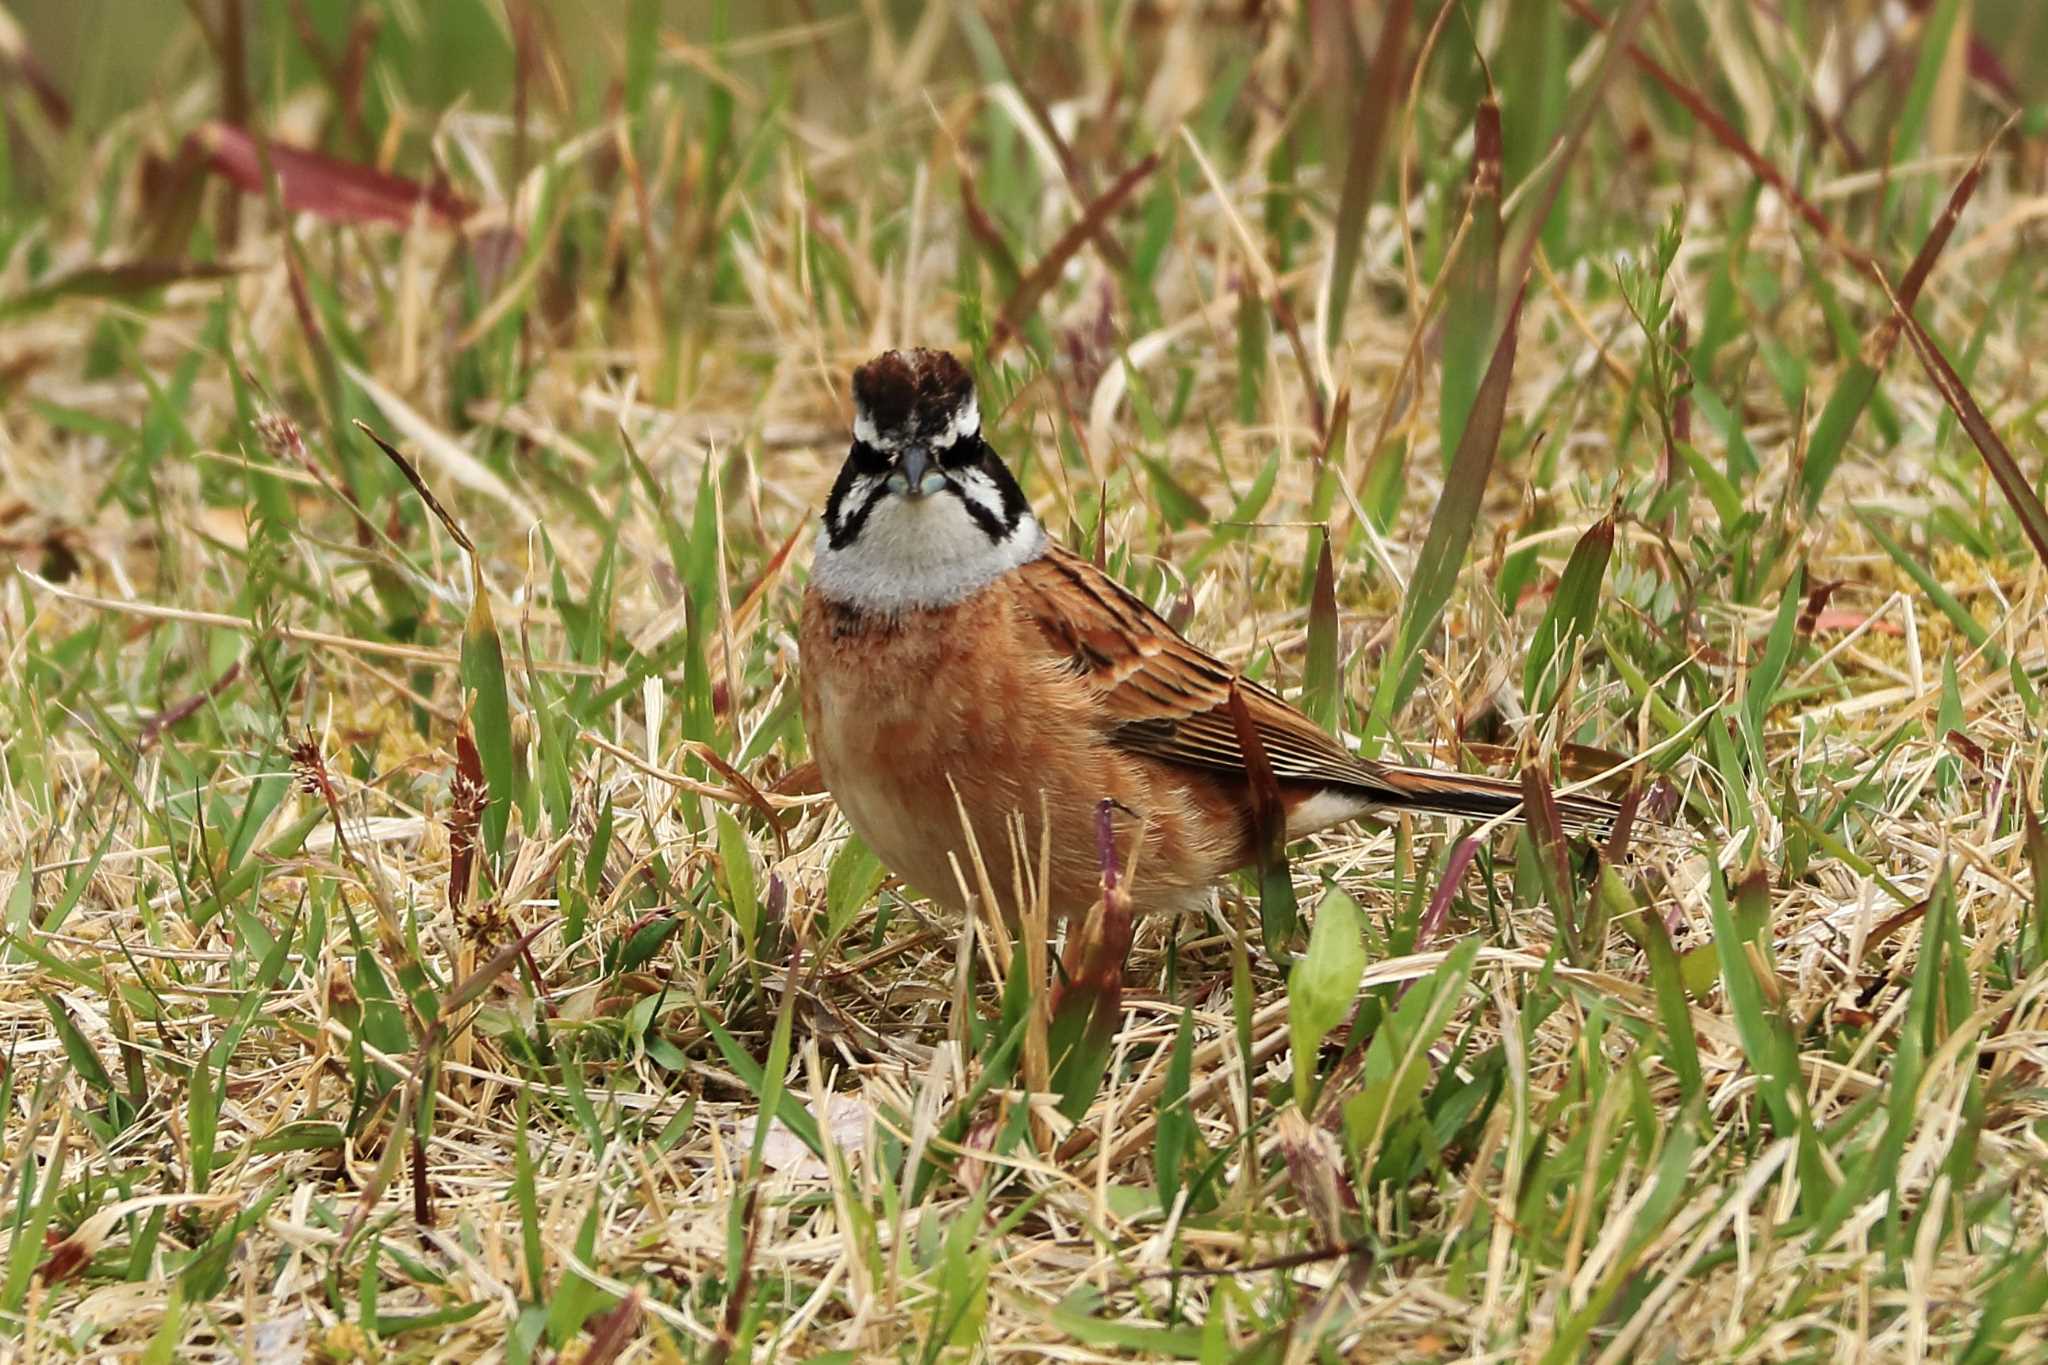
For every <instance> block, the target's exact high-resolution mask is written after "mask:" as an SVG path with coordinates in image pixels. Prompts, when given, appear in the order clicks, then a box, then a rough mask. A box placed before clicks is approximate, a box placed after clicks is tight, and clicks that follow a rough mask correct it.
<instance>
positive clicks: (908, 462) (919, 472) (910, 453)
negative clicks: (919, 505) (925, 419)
mask: <svg viewBox="0 0 2048 1365" xmlns="http://www.w3.org/2000/svg"><path fill="white" fill-rule="evenodd" d="M889 486H890V487H891V488H893V489H895V490H896V491H897V492H899V493H903V494H907V495H908V496H910V497H913V498H922V497H925V496H926V495H928V494H932V493H936V492H938V491H939V490H940V489H941V488H943V487H945V486H946V476H945V475H944V474H942V473H941V472H940V471H939V468H938V466H937V465H935V464H933V463H932V457H931V452H930V451H928V450H926V449H925V448H924V447H923V446H921V445H915V446H912V447H910V448H909V449H908V450H906V451H904V452H903V455H902V457H901V458H899V459H898V460H897V461H896V470H895V472H894V473H892V474H891V475H889Z"/></svg>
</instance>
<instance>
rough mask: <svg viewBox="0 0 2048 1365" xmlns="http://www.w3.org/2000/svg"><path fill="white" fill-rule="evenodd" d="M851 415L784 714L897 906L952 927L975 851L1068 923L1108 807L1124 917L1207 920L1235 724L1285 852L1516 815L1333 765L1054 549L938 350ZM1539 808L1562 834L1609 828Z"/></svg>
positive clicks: (1249, 808) (1245, 861)
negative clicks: (1557, 818) (925, 903)
mask: <svg viewBox="0 0 2048 1365" xmlns="http://www.w3.org/2000/svg"><path fill="white" fill-rule="evenodd" d="M853 400H854V420H853V441H852V445H851V448H850V449H849V450H848V452H847V456H846V459H845V462H844V463H843V464H842V465H841V467H840V469H839V473H838V476H837V478H836V479H835V480H834V482H833V484H832V488H831V492H830V493H829V495H828V496H827V498H826V501H825V505H824V509H823V512H822V515H821V516H820V519H819V524H818V527H817V531H818V539H817V542H816V548H815V551H814V554H813V558H812V563H811V569H810V576H809V580H808V582H807V584H806V585H805V589H804V595H803V604H802V608H801V615H800V621H799V626H798V636H797V648H798V669H799V695H800V700H801V705H802V713H803V722H804V729H805V733H806V735H807V737H808V739H809V743H810V748H811V756H812V759H813V760H814V761H815V762H816V764H817V769H818V774H819V777H820V778H821V779H822V781H823V784H824V786H825V788H826V789H827V790H828V791H829V792H830V793H831V795H832V797H833V799H834V801H835V802H836V803H837V805H838V808H839V810H840V812H841V813H842V814H843V815H844V817H845V819H846V822H847V824H848V825H849V826H851V828H852V830H853V832H854V833H855V834H857V835H858V836H859V837H860V838H861V840H862V841H863V842H865V843H866V844H867V845H868V847H869V848H870V849H871V850H872V851H873V852H874V854H875V855H876V856H877V857H878V858H880V859H881V861H882V863H883V864H884V865H885V866H886V867H887V868H888V869H889V870H890V871H891V872H893V873H895V874H896V875H897V876H898V877H900V878H901V879H902V880H903V881H904V882H906V883H908V884H909V885H910V887H911V888H913V889H914V890H916V891H918V892H920V893H922V894H923V895H925V896H927V897H929V898H930V899H931V900H933V901H935V902H937V903H938V904H939V905H941V906H944V907H947V908H949V909H951V910H954V911H956V912H957V911H961V910H964V909H965V907H966V903H967V901H968V899H969V897H970V893H969V892H968V890H967V889H966V888H969V887H976V886H979V885H981V882H980V880H979V878H978V876H977V874H976V871H975V864H974V861H973V859H974V854H975V852H976V851H978V853H979V856H980V858H981V860H982V866H983V868H985V870H986V873H987V883H986V885H987V886H988V887H989V888H991V889H992V890H994V891H995V892H996V894H997V895H998V896H999V897H1000V896H1007V895H1010V894H1011V893H1012V892H1013V890H1014V889H1015V888H1018V887H1024V888H1027V889H1028V891H1029V894H1033V895H1036V896H1039V897H1042V899H1043V903H1044V904H1045V905H1046V906H1047V907H1048V909H1049V910H1050V912H1051V913H1052V914H1053V915H1054V916H1067V915H1074V914H1085V913H1086V912H1087V910H1088V908H1089V907H1090V906H1091V905H1093V904H1094V903H1096V901H1097V900H1098V898H1099V896H1100V894H1101V889H1102V878H1103V867H1102V858H1101V856H1100V854H1099V853H1098V838H1097V828H1098V827H1097V818H1098V817H1097V813H1098V811H1099V810H1100V809H1102V808H1104V803H1107V808H1108V809H1109V810H1111V811H1112V812H1114V814H1113V816H1112V825H1113V829H1112V834H1113V838H1114V842H1115V846H1116V848H1118V849H1119V850H1123V855H1122V856H1124V857H1126V858H1129V862H1130V876H1129V877H1128V878H1127V879H1125V883H1124V885H1123V887H1122V889H1123V891H1124V892H1125V893H1126V894H1127V895H1128V897H1129V901H1128V904H1129V906H1130V908H1131V911H1132V913H1134V914H1141V915H1142V914H1148V913H1160V912H1177V911H1178V912H1186V911H1199V910H1201V909H1203V908H1205V907H1206V906H1208V905H1210V904H1213V903H1214V900H1213V898H1214V895H1215V888H1216V887H1217V885H1218V884H1219V882H1220V881H1221V879H1223V878H1224V877H1226V876H1227V875H1228V874H1229V873H1231V872H1232V871H1234V870H1236V869H1239V868H1242V867H1245V866H1248V865H1250V864H1251V863H1253V862H1254V861H1256V860H1257V858H1258V856H1259V853H1260V833H1261V830H1260V823H1259V819H1258V811H1259V798H1258V797H1257V796H1256V795H1255V791H1254V787H1253V780H1252V777H1251V771H1252V770H1251V768H1250V767H1249V766H1248V763H1249V762H1253V761H1256V760H1248V759H1247V756H1246V752H1245V746H1244V745H1243V744H1242V743H1241V742H1240V733H1241V730H1240V726H1241V721H1243V720H1248V721H1249V725H1250V729H1251V730H1252V731H1253V733H1254V734H1255V735H1256V737H1257V741H1258V745H1257V747H1258V748H1261V749H1263V751H1264V755H1265V760H1266V766H1267V767H1269V768H1270V771H1271V773H1272V776H1273V779H1274V781H1275V783H1276V784H1277V786H1278V789H1279V793H1280V805H1281V809H1282V810H1284V812H1285V837H1286V838H1287V839H1289V840H1293V839H1298V838H1301V837H1303V836H1305V835H1308V834H1312V833H1315V832H1316V831H1318V830H1323V829H1327V828H1329V827H1331V826H1334V825H1338V824H1342V823H1344V822H1346V821H1351V820H1356V819H1359V818H1361V817H1367V816H1373V815H1385V814H1389V813H1398V812H1403V811H1415V812H1424V813H1429V814H1437V815H1449V816H1470V817H1482V818H1491V817H1495V816H1503V815H1505V816H1514V815H1515V814H1516V813H1517V811H1518V810H1519V808H1520V805H1521V802H1522V788H1521V786H1520V784H1518V783H1516V782H1513V781H1508V780H1504V779H1501V778H1496V777H1486V776H1475V775H1470V774H1465V773H1458V772H1450V771H1443V770H1438V769H1431V768H1417V767H1401V766H1396V765H1393V764H1388V763H1382V762H1378V761H1375V760H1373V759H1370V758H1365V757H1362V756H1361V755H1359V754H1356V753H1354V752H1352V751H1351V750H1350V749H1349V748H1347V747H1346V746H1345V745H1344V744H1343V743H1341V742H1340V741H1339V740H1337V739H1336V738H1335V737H1334V736H1332V735H1330V734H1329V733H1328V732H1327V731H1325V730H1324V729H1322V727H1320V726H1319V725H1317V724H1316V723H1315V722H1314V721H1313V720H1311V719H1310V718H1309V717H1308V716H1307V715H1305V714H1304V713H1303V712H1302V711H1301V710H1299V709H1298V708H1296V707H1295V706H1293V705H1291V704H1289V703H1288V702H1287V701H1286V700H1284V699H1283V698H1282V697H1281V696H1279V695H1278V694H1277V693H1276V692H1274V691H1272V690H1271V689H1269V688H1267V687H1264V686H1261V685H1260V684H1259V683H1257V682H1254V681H1253V680H1251V679H1249V678H1246V677H1245V676H1243V674H1242V673H1240V672H1239V671H1238V670H1237V669H1235V668H1232V667H1231V666H1230V665H1228V664H1226V663H1224V662H1223V661H1221V660H1219V659H1218V658H1216V657H1215V656H1214V655H1212V654H1210V653H1208V652H1207V651H1205V650H1203V649H1201V648H1199V647H1198V646H1196V645H1195V644H1193V643H1192V642H1190V641H1189V640H1188V639H1187V638H1186V637H1184V636H1183V635H1182V634H1181V633H1180V631H1178V630H1176V629H1175V628H1174V627H1173V625H1172V624H1170V623H1169V622H1168V621H1167V620H1166V619H1165V618H1164V617H1162V616H1161V615H1160V614H1159V613H1158V612H1156V611H1154V610H1153V609H1152V608H1151V607H1150V606H1148V605H1146V603H1145V602H1144V601H1142V600H1141V599H1140V598H1138V597H1137V596H1136V595H1135V594H1133V593H1131V592H1129V591H1128V590H1126V589H1125V588H1124V587H1123V586H1122V585H1121V584H1119V583H1117V582H1116V581H1115V580H1114V579H1113V578H1112V577H1110V575H1109V574H1107V573H1106V572H1104V571H1103V570H1102V569H1101V568H1099V567H1098V566H1097V565H1096V564H1095V563H1094V562H1093V561H1092V560H1090V559H1087V558H1085V557H1083V556H1081V555H1077V554H1075V553H1074V552H1073V551H1072V550H1069V549H1068V548H1066V547H1065V546H1063V545H1061V544H1060V543H1059V542H1057V541H1056V540H1054V539H1053V538H1052V537H1051V536H1050V535H1048V534H1047V532H1046V530H1045V527H1044V526H1043V525H1042V524H1041V523H1040V522H1039V520H1038V518H1037V517H1036V516H1035V515H1034V514H1033V513H1032V510H1031V504H1030V502H1029V501H1028V499H1027V498H1026V497H1025V494H1024V491H1023V489H1022V488H1021V487H1020V486H1019V484H1018V482H1017V479H1016V477H1015V476H1014V475H1013V474H1012V473H1011V471H1010V469H1009V467H1008V465H1007V464H1005V463H1004V461H1003V460H1002V458H1001V457H1000V456H999V455H997V453H996V452H995V450H994V449H992V448H991V447H990V445H989V443H988V441H987V440H986V439H985V438H984V436H983V433H982V421H981V413H980V407H979V403H978V401H977V398H976V393H975V386H974V380H973V376H972V374H971V373H970V372H969V370H968V368H967V366H966V365H965V364H963V363H962V362H961V360H960V359H959V358H958V357H957V356H955V355H953V354H952V353H951V352H948V351H943V350H928V349H924V348H918V349H912V350H892V351H888V352H886V353H884V354H882V355H880V356H878V357H876V358H875V359H873V360H871V361H869V362H868V363H867V364H864V365H862V366H860V367H859V368H858V369H857V370H855V371H854V374H853ZM1234 698H1235V700H1234ZM1240 713H1241V714H1240ZM1262 789H1263V790H1266V791H1268V792H1270V788H1262ZM1265 800H1266V806H1265V809H1266V810H1268V811H1269V812H1270V810H1271V804H1270V802H1271V798H1270V795H1268V796H1267V797H1266V798H1265ZM1558 806H1559V810H1560V814H1561V815H1562V817H1563V819H1564V821H1565V822H1566V823H1567V824H1570V825H1575V826H1580V827H1588V826H1593V827H1597V826H1601V825H1605V824H1608V823H1611V822H1612V821H1613V820H1614V819H1615V817H1616V816H1617V815H1618V813H1619V808H1618V806H1617V805H1616V804H1615V803H1613V802H1611V801H1607V800H1604V799H1602V798H1598V797H1590V796H1565V797H1560V798H1558ZM1269 818H1270V817H1269ZM1268 829H1270V825H1269V826H1268ZM1134 842H1135V844H1136V847H1135V849H1134V848H1133V843H1134ZM1133 852H1134V853H1135V857H1131V856H1130V855H1131V854H1132V853H1133ZM996 908H997V909H998V910H999V911H1000V912H1001V913H1003V914H1004V916H1005V918H1008V919H1011V920H1012V922H1014V909H1015V907H1002V906H999V907H996Z"/></svg>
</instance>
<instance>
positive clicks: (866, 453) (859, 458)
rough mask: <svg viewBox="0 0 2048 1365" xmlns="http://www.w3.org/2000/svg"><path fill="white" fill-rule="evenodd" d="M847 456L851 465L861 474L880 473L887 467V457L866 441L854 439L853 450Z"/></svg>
mask: <svg viewBox="0 0 2048 1365" xmlns="http://www.w3.org/2000/svg"><path fill="white" fill-rule="evenodd" d="M847 458H848V460H849V462H850V463H851V464H852V465H853V467H854V468H855V469H857V470H859V471H860V472H861V473H863V474H880V473H883V472H885V471H886V470H887V469H888V468H889V457H888V456H887V455H884V454H883V453H882V452H881V451H879V450H876V449H875V448H874V447H873V446H871V445H869V444H868V443H867V442H866V441H855V442H854V443H853V451H852V453H851V454H850V455H849V456H848V457H847Z"/></svg>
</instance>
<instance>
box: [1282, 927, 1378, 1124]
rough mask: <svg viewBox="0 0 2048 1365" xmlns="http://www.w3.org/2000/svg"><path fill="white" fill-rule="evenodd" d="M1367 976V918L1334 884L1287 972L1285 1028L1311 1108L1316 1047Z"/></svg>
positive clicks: (1301, 1092) (1299, 1089) (1302, 1100)
mask: <svg viewBox="0 0 2048 1365" xmlns="http://www.w3.org/2000/svg"><path fill="white" fill-rule="evenodd" d="M1364 976H1365V932H1364V922H1363V919H1362V918H1361V916H1360V915H1359V912H1358V903H1357V902H1356V901H1354V900H1352V899H1351V897H1349V896H1347V895H1345V894H1344V893H1343V892H1342V891H1339V890H1337V889H1336V888H1335V887H1332V888H1331V889H1330V890H1329V891H1328V892H1327V893H1326V894H1325V895H1324V896H1323V899H1322V903H1321V904H1320V905H1318V906H1317V907H1316V920H1315V924H1314V926H1313V927H1312V928H1311V929H1310V930H1309V935H1308V950H1307V951H1306V952H1304V953H1303V954H1302V955H1301V956H1300V957H1298V958H1296V959H1295V962H1294V966H1293V968H1292V970H1290V971H1289V972H1288V973H1287V1034H1288V1040H1289V1043H1290V1045H1291V1046H1292V1048H1293V1051H1294V1097H1295V1100H1296V1101H1297V1102H1298V1103H1299V1104H1300V1105H1301V1106H1302V1107H1303V1108H1307V1107H1308V1103H1309V1098H1310V1094H1311V1085H1312V1083H1313V1081H1314V1079H1315V1076H1316V1064H1315V1063H1316V1049H1317V1048H1319V1047H1321V1046H1322V1042H1323V1039H1324V1038H1326V1037H1328V1036H1329V1034H1330V1031H1331V1030H1332V1029H1334V1028H1336V1027H1337V1025H1339V1024H1341V1023H1343V1022H1344V1020H1345V1018H1346V1016H1347V1015H1349V1014H1350V1012H1351V1011H1352V1009H1354V1008H1355V1007H1356V1006H1357V1004H1358V983H1359V981H1360V980H1362V979H1363V978H1364Z"/></svg>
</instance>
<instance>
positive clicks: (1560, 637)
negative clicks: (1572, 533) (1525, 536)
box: [1522, 512, 1614, 712]
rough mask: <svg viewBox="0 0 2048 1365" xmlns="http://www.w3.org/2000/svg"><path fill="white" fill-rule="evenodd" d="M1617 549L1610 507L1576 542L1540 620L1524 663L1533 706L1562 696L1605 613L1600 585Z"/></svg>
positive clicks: (1539, 708) (1541, 707) (1543, 707)
mask: <svg viewBox="0 0 2048 1365" xmlns="http://www.w3.org/2000/svg"><path fill="white" fill-rule="evenodd" d="M1613 554H1614V514H1613V513H1612V512H1609V513H1608V514H1607V515H1606V516H1604V517H1602V518H1600V520H1598V521H1596V522H1594V523H1593V524H1592V525H1591V526H1590V527H1588V528H1587V530H1586V533H1585V534H1584V535H1582V536H1580V537H1579V541H1578V544H1576V545H1574V546H1573V547H1572V554H1571V558H1570V559H1569V560H1567V561H1566V562H1565V566H1564V574H1563V575H1562V576H1561V577H1560V578H1559V579H1558V581H1557V591H1556V592H1555V593H1554V594H1552V595H1551V599H1550V605H1549V606H1548V607H1547V608H1545V609H1544V612H1543V619H1542V620H1541V621H1540V622H1538V623H1537V626H1536V636H1535V638H1534V639H1533V640H1532V641H1530V643H1529V658H1528V662H1527V663H1525V664H1524V665H1523V667H1522V701H1523V704H1524V705H1525V706H1527V707H1528V709H1529V710H1531V711H1536V712H1543V711H1547V710H1549V709H1550V704H1551V702H1552V701H1554V700H1555V699H1556V697H1557V689H1558V686H1559V684H1560V683H1561V682H1562V681H1563V673H1564V670H1565V669H1567V668H1569V667H1570V666H1571V660H1572V655H1573V653H1574V652H1575V651H1576V650H1577V649H1578V644H1579V641H1580V640H1582V639H1584V638H1585V636H1586V634H1587V633H1588V632H1589V631H1591V630H1592V628H1593V621H1594V619H1595V618H1596V616H1597V615H1598V613H1599V609H1600V584H1601V583H1602V582H1603V581H1604V580H1605V579H1606V577H1607V561H1608V560H1609V559H1610V558H1611V557H1612V556H1613Z"/></svg>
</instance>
